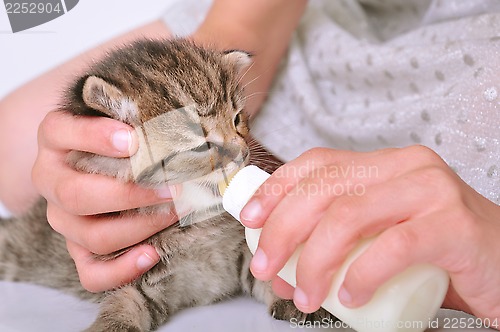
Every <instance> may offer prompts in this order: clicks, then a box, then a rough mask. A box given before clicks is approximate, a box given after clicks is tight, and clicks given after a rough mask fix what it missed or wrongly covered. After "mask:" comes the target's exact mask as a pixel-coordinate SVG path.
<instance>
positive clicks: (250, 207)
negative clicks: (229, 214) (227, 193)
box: [240, 200, 262, 223]
mask: <svg viewBox="0 0 500 332" xmlns="http://www.w3.org/2000/svg"><path fill="white" fill-rule="evenodd" d="M261 215H262V205H261V204H260V202H259V201H257V200H253V201H250V202H249V203H248V204H247V205H245V207H244V208H243V210H242V211H241V213H240V217H241V220H243V221H244V222H250V223H253V222H256V221H258V220H259V219H260V216H261Z"/></svg>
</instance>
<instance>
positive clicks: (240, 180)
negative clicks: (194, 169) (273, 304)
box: [222, 166, 449, 332]
mask: <svg viewBox="0 0 500 332" xmlns="http://www.w3.org/2000/svg"><path fill="white" fill-rule="evenodd" d="M269 176H270V175H269V174H267V173H266V172H264V171H263V170H261V169H260V168H258V167H256V166H247V167H245V168H243V169H242V170H241V171H239V172H238V173H236V175H235V176H234V177H233V179H232V180H231V182H230V183H229V186H228V187H227V188H226V189H225V192H224V193H222V194H223V203H222V204H223V207H224V209H225V210H226V211H227V212H229V213H230V214H231V215H232V216H233V217H234V218H236V219H237V220H238V221H239V220H240V212H241V210H242V209H243V207H244V206H245V204H246V203H247V202H248V200H249V199H250V198H251V197H252V196H253V194H254V193H255V191H256V190H257V189H258V188H259V187H260V186H261V185H262V184H263V183H264V181H266V179H267V178H268V177H269ZM260 233H261V229H250V228H246V229H245V236H246V240H247V244H248V247H249V248H250V251H251V252H252V254H253V253H255V250H256V249H257V245H258V242H259V238H260ZM372 241H373V238H371V239H366V240H364V241H361V242H360V243H359V244H358V246H357V247H356V248H355V249H354V250H352V251H351V253H350V254H349V256H348V257H347V259H346V260H345V261H344V263H343V265H342V266H341V268H340V269H339V271H338V272H337V273H336V274H335V276H334V277H333V280H332V286H331V288H330V293H329V295H328V297H327V298H326V300H325V301H324V302H323V304H322V307H323V308H325V309H326V310H328V311H329V312H330V313H332V314H333V315H335V316H336V317H337V318H339V319H340V320H342V321H343V322H344V323H346V324H348V325H349V326H350V327H352V328H353V329H355V330H357V331H359V332H375V331H377V332H378V331H380V332H382V331H383V332H399V331H414V332H421V331H424V330H425V329H426V328H427V327H428V326H429V323H430V322H431V321H432V319H433V318H434V317H435V315H436V313H437V311H438V310H439V307H440V306H441V304H442V302H443V300H444V297H445V295H446V292H447V290H448V283H449V277H448V274H447V273H446V271H444V270H443V269H440V268H438V267H435V266H432V265H429V264H419V265H415V266H411V267H409V268H408V269H406V270H405V271H403V272H402V273H400V274H398V275H396V276H395V277H393V278H392V279H390V280H389V281H388V282H386V283H385V284H384V285H382V286H381V287H380V288H379V289H378V290H377V291H376V292H375V295H374V296H373V298H372V299H371V300H370V302H368V303H367V304H365V305H363V306H362V307H359V308H355V309H350V308H347V307H345V306H343V305H342V304H341V303H340V301H339V299H338V291H339V288H340V286H341V284H342V282H343V280H344V277H345V274H346V272H347V269H348V268H349V266H350V264H351V263H352V262H353V261H354V260H355V259H356V257H358V256H359V255H361V253H363V251H364V250H365V249H366V248H368V247H369V246H370V243H371V242H372ZM301 250H302V247H301V246H299V248H297V250H296V251H295V253H294V254H293V255H292V257H290V259H289V260H288V262H287V263H286V265H285V266H284V267H283V269H282V270H281V271H280V272H279V273H278V275H279V276H280V277H281V278H282V279H283V280H285V281H286V282H288V283H289V284H290V285H292V286H294V287H295V286H296V279H295V276H296V275H295V271H296V268H297V262H298V258H299V256H300V252H301Z"/></svg>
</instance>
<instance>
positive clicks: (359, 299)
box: [341, 211, 486, 307]
mask: <svg viewBox="0 0 500 332" xmlns="http://www.w3.org/2000/svg"><path fill="white" fill-rule="evenodd" d="M456 217H458V218H456ZM462 217H463V216H462ZM473 224H476V223H475V222H470V223H469V222H463V218H461V217H459V214H458V213H457V214H455V215H453V216H451V215H450V213H449V211H439V212H437V213H433V214H430V215H428V216H426V217H424V218H420V219H415V220H411V221H409V222H405V223H402V224H399V225H397V226H395V227H392V228H390V229H388V230H386V231H385V232H383V233H382V234H381V235H380V236H378V237H377V239H375V241H374V242H373V243H372V245H371V246H370V247H369V248H368V249H367V250H366V251H365V252H364V253H363V254H362V255H361V256H360V257H358V258H357V259H356V260H355V261H354V262H353V263H352V264H351V266H350V267H349V269H348V270H347V273H346V276H345V280H344V283H343V286H342V288H343V293H344V297H343V298H342V299H341V300H342V301H343V304H345V305H346V306H349V307H357V306H360V305H363V304H365V303H366V302H368V301H369V300H370V299H371V298H372V296H373V294H374V293H375V291H376V290H377V289H378V288H379V287H380V286H382V285H383V284H384V283H385V282H387V281H388V280H389V279H391V278H392V277H393V276H395V275H397V274H399V273H401V272H403V271H404V270H405V269H406V268H408V267H409V266H411V265H414V264H417V263H430V264H433V265H435V266H439V267H441V268H443V269H445V270H447V271H449V272H450V273H452V274H460V273H462V272H463V271H465V270H470V269H471V268H473V269H475V270H477V266H476V265H477V264H478V259H477V257H481V256H483V255H481V254H478V253H476V251H480V250H478V248H477V243H480V241H481V240H482V241H484V240H485V239H486V237H485V236H484V235H481V234H480V233H481V231H480V230H479V227H478V226H474V225H473ZM471 225H472V226H471ZM471 239H474V241H471ZM467 243H473V244H474V247H473V248H471V247H470V246H468V245H467ZM471 257H474V258H471ZM471 263H472V265H471ZM479 265H481V264H479ZM466 288H467V287H465V289H466ZM478 288H480V286H478V287H475V289H478ZM345 295H347V296H345Z"/></svg>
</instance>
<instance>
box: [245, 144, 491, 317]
mask: <svg viewBox="0 0 500 332" xmlns="http://www.w3.org/2000/svg"><path fill="white" fill-rule="evenodd" d="M241 218H242V220H243V222H244V223H245V225H247V226H249V227H255V228H258V227H262V226H264V229H263V232H262V235H261V238H260V242H259V248H258V249H257V252H256V254H255V256H254V258H253V260H252V264H251V269H252V273H253V274H254V275H255V276H256V277H257V278H258V279H262V280H269V279H273V278H274V279H275V282H274V284H275V289H276V290H277V291H278V292H279V293H280V295H282V296H285V297H286V296H289V295H291V294H290V291H289V290H287V287H284V286H283V282H282V281H281V282H280V281H279V280H276V278H275V276H276V273H277V272H278V271H279V270H280V269H281V268H282V267H283V265H284V263H285V262H286V261H287V260H288V258H289V257H290V255H291V254H292V252H293V251H295V249H296V248H297V246H298V244H300V243H303V242H305V246H304V251H303V252H302V255H301V257H300V260H299V263H298V268H297V288H296V289H295V291H294V293H293V296H294V301H295V303H296V304H297V306H298V308H299V309H300V310H302V311H304V312H313V311H315V310H317V309H318V308H319V306H320V304H321V303H322V302H323V300H324V299H325V297H326V295H327V293H328V291H329V287H330V285H331V280H332V276H333V274H334V273H335V272H336V271H337V269H338V268H339V266H340V264H341V263H342V261H343V260H344V258H345V257H346V255H347V253H348V252H349V251H350V250H351V249H352V248H353V247H354V245H355V244H356V242H357V241H358V240H359V239H361V238H367V237H371V236H374V235H376V234H378V233H381V234H380V236H379V237H378V238H377V239H376V240H375V242H374V243H373V244H372V245H371V247H369V249H368V250H367V251H366V252H365V253H364V254H362V255H361V256H360V257H359V258H358V259H357V260H355V262H354V263H353V265H352V266H351V267H350V268H349V270H348V272H347V275H346V278H345V281H344V284H343V287H342V288H341V291H340V292H339V297H340V299H341V301H342V302H343V303H344V304H345V305H346V306H349V307H357V306H360V305H362V304H364V303H366V302H368V301H369V300H370V298H371V296H372V295H373V293H374V291H375V290H376V289H377V288H378V287H379V286H380V285H381V284H382V283H383V282H385V281H387V280H388V279H389V278H391V277H392V276H394V275H395V274H397V273H399V272H401V271H402V270H404V269H405V268H407V267H408V266H409V265H413V264H415V263H421V262H427V263H431V264H434V265H436V266H439V267H442V268H443V269H445V270H447V271H448V272H449V274H450V277H451V286H450V289H449V292H448V294H447V297H446V300H445V303H444V305H445V306H446V307H449V308H456V309H461V310H464V311H468V312H470V313H473V314H474V315H476V316H478V317H481V318H490V319H495V318H496V319H498V318H500V305H499V304H498V299H499V298H500V288H499V287H498V285H499V284H500V244H499V242H498V238H500V207H499V206H497V205H495V204H494V203H492V202H491V201H489V200H487V199H486V198H484V197H482V196H481V195H479V194H478V193H477V192H476V191H474V190H473V189H472V188H471V187H469V186H468V185H467V184H466V183H464V182H463V181H462V180H461V179H460V178H459V177H458V176H457V175H456V174H455V173H454V171H453V170H452V169H450V168H449V167H448V165H447V164H446V163H445V162H444V161H443V160H442V159H441V158H440V157H439V156H438V155H436V154H435V153H434V152H433V151H431V150H430V149H428V148H425V147H420V146H415V147H408V148H403V149H389V150H381V151H376V152H371V153H354V152H345V151H335V150H330V149H313V150H310V151H308V152H306V153H304V154H303V155H301V156H300V157H299V158H297V159H296V160H294V161H292V162H290V163H288V164H286V165H284V166H283V167H281V168H280V169H278V170H277V171H276V172H275V173H274V174H273V175H272V176H271V178H270V179H268V180H267V181H266V182H265V183H264V185H263V186H262V187H261V189H259V191H258V192H257V193H256V194H255V195H254V197H253V198H252V199H251V200H250V202H249V203H248V204H247V205H246V207H245V208H244V209H243V211H242V212H241Z"/></svg>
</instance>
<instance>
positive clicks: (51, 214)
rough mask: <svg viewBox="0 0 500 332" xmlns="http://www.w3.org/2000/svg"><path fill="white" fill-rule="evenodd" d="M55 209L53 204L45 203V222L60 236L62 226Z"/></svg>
mask: <svg viewBox="0 0 500 332" xmlns="http://www.w3.org/2000/svg"><path fill="white" fill-rule="evenodd" d="M56 209H57V207H55V206H54V205H53V204H50V203H47V221H48V223H49V225H50V227H52V229H53V230H54V231H56V232H57V233H59V234H61V235H64V234H63V233H64V232H63V229H62V227H61V226H62V224H61V222H60V218H59V217H58V214H57V212H56Z"/></svg>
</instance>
